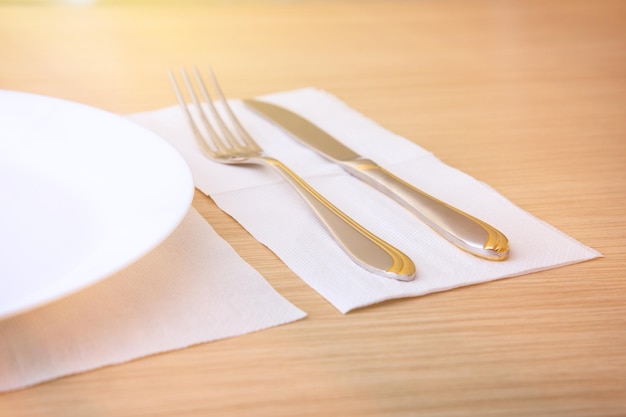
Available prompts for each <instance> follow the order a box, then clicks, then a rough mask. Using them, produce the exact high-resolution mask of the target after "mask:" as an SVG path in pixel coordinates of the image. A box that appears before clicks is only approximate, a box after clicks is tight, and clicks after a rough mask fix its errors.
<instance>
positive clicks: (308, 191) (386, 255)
mask: <svg viewBox="0 0 626 417" xmlns="http://www.w3.org/2000/svg"><path fill="white" fill-rule="evenodd" d="M259 159H260V160H261V161H262V162H264V163H265V164H267V165H270V166H272V167H273V168H275V169H276V170H278V171H279V172H280V173H281V174H282V175H283V177H285V178H286V179H287V180H288V181H289V183H290V184H291V185H292V186H293V187H294V188H295V189H296V190H297V191H298V193H299V194H300V195H301V196H302V197H303V198H304V200H305V201H306V202H307V203H309V206H310V207H311V208H312V209H313V211H314V212H315V213H316V214H317V215H318V217H319V219H320V220H321V221H322V223H323V224H324V226H325V227H326V229H327V230H328V231H329V232H330V233H331V235H332V236H333V237H334V238H335V240H336V241H337V242H338V243H339V244H340V246H341V247H342V248H343V249H344V250H345V251H346V253H347V254H348V255H350V256H351V257H352V259H353V260H354V261H355V262H356V263H357V264H359V265H360V266H362V267H363V268H365V269H367V270H369V271H370V272H374V273H376V274H378V275H382V276H385V277H388V278H393V279H396V280H399V281H411V280H413V279H414V278H415V264H414V263H413V261H412V260H411V259H410V258H409V257H408V256H407V255H406V254H404V253H403V252H401V251H400V250H399V249H397V248H395V247H394V246H392V245H390V244H389V243H387V242H385V241H384V240H382V239H381V238H379V237H378V236H376V235H374V234H373V233H372V232H370V231H369V230H367V229H365V228H364V227H363V226H361V225H360V224H359V223H357V222H356V221H354V220H353V219H352V218H350V217H349V216H348V215H347V214H345V213H344V212H343V211H341V210H339V209H338V208H337V207H336V206H334V205H333V204H332V203H331V202H330V201H328V200H327V199H326V198H324V197H323V196H322V195H321V194H320V193H319V192H318V191H316V190H315V189H314V188H313V187H311V186H310V185H309V184H308V183H307V182H305V181H304V180H303V179H302V178H300V177H299V176H298V175H297V174H296V173H295V172H293V171H292V170H291V169H290V168H289V167H287V166H286V165H284V164H283V163H282V162H280V161H278V160H276V159H274V158H270V157H261V158H259Z"/></svg>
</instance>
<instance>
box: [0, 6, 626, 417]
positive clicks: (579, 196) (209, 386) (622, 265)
mask: <svg viewBox="0 0 626 417" xmlns="http://www.w3.org/2000/svg"><path fill="white" fill-rule="evenodd" d="M625 17H626V2H623V1H619V0H614V1H611V0H600V1H594V2H590V1H584V0H574V1H565V0H563V1H559V0H555V1H539V0H534V1H533V0H531V1H524V2H520V1H512V0H510V1H508V0H505V1H495V0H493V1H489V0H472V1H462V0H447V1H434V0H432V1H431V0H425V1H400V0H393V1H382V0H380V1H361V2H358V1H337V2H325V1H300V2H299V1H292V2H251V1H248V2H233V3H229V2H219V1H216V2H167V1H162V2H137V3H132V2H128V3H123V2H117V3H116V2H105V3H98V4H95V5H91V6H83V7H71V6H61V5H57V6H55V5H42V4H27V3H24V4H20V3H19V2H17V3H0V57H1V61H0V62H1V65H0V88H4V89H11V90H21V91H30V92H34V93H38V94H47V95H53V96H57V97H62V98H66V99H70V100H75V101H79V102H83V103H86V104H89V105H92V106H97V107H101V108H104V109H106V110H109V111H113V112H116V113H121V114H124V113H130V112H137V111H144V110H152V109H156V108H159V107H163V106H168V105H172V104H174V100H175V98H174V97H173V94H172V92H171V90H170V88H169V85H168V81H167V77H166V70H167V69H168V68H170V67H174V68H176V67H178V66H182V65H191V64H200V65H205V64H209V63H210V64H211V65H212V66H213V67H214V69H215V70H216V71H217V72H218V74H219V77H220V80H221V83H222V85H223V86H224V88H225V89H226V90H227V91H228V92H229V95H231V96H233V97H247V96H252V95H256V94H262V93H268V92H273V91H280V90H288V89H294V88H301V87H307V86H315V87H319V88H323V89H325V90H328V91H330V92H331V93H333V94H335V95H337V96H338V97H340V98H341V99H342V100H344V101H346V102H347V103H348V104H350V105H351V106H352V107H354V108H356V109H357V110H359V111H361V112H362V113H364V114H365V115H367V116H369V117H371V118H373V119H375V120H377V121H378V122H380V123H381V124H382V125H383V126H385V127H387V128H389V129H391V130H393V131H395V132H397V133H398V134H400V135H402V136H405V137H407V138H409V139H411V140H413V141H415V142H417V143H419V144H420V145H421V146H423V147H425V148H427V149H429V150H431V151H433V152H434V153H435V154H436V155H437V156H439V157H440V158H441V159H442V160H443V161H444V162H446V163H448V164H450V165H452V166H455V167H457V168H459V169H461V170H463V171H465V172H467V173H468V174H470V175H472V176H474V177H476V178H478V179H479V180H482V181H485V182H487V183H489V184H490V185H491V186H493V187H495V188H496V189H497V190H498V191H500V192H501V193H503V194H504V195H505V196H507V197H508V198H510V199H511V200H512V201H513V202H515V203H516V204H518V205H519V206H521V207H522V208H524V209H526V210H528V211H529V212H530V213H532V214H534V215H536V216H538V217H540V218H541V219H543V220H545V221H547V222H549V223H550V224H552V225H554V226H555V227H557V228H559V229H560V230H562V231H563V232H565V233H567V234H569V235H570V236H572V237H574V238H576V239H578V240H580V241H582V242H583V243H585V244H587V245H589V246H592V247H594V248H596V249H598V250H600V251H601V252H602V253H603V254H604V255H605V257H604V258H602V259H599V260H594V261H591V262H586V263H582V264H577V265H572V266H568V267H564V268H560V269H555V270H551V271H545V272H540V273H534V274H530V275H526V276H523V277H518V278H513V279H508V280H501V281H496V282H492V283H489V284H483V285H476V286H472V287H467V288H462V289H458V290H454V291H449V292H445V293H439V294H433V295H429V296H425V297H419V298H414V299H405V300H397V301H390V302H386V303H382V304H379V305H376V306H372V307H369V308H365V309H361V310H358V311H356V312H353V313H350V314H348V315H345V316H344V315H341V314H339V313H338V312H337V311H336V310H335V309H334V308H333V307H332V306H330V305H329V304H328V303H327V302H326V301H325V300H324V299H323V298H322V297H321V296H319V295H318V294H317V293H316V292H314V291H313V290H312V289H311V288H309V287H308V286H306V285H305V284H304V283H303V282H302V281H301V280H300V279H299V278H298V277H297V276H295V275H294V274H293V273H292V272H291V271H290V270H289V269H288V268H287V267H286V266H284V265H283V264H282V263H281V262H280V261H279V260H278V259H277V258H276V256H275V255H273V254H272V253H271V252H270V251H269V250H268V249H267V248H266V247H264V246H263V245H261V244H259V243H258V242H257V241H255V240H254V239H253V238H252V237H251V236H250V235H249V234H248V233H247V232H246V231H245V230H244V229H242V228H241V226H239V224H237V222H236V221H235V220H233V219H232V218H230V217H229V216H228V215H226V214H224V213H223V212H221V211H220V210H219V209H218V208H217V207H216V206H215V204H214V203H213V202H212V200H211V199H210V198H208V197H206V196H203V195H201V194H199V193H198V194H196V196H195V198H194V206H195V207H196V208H197V209H198V210H199V211H200V212H201V213H202V214H203V216H204V217H205V218H206V219H207V220H208V221H210V222H211V224H212V225H213V227H214V228H215V229H216V230H217V231H218V233H220V234H221V235H222V236H224V237H225V238H226V239H227V240H228V242H229V243H230V244H231V245H232V246H233V247H234V248H235V249H236V250H237V251H238V252H239V253H240V254H241V255H242V256H243V257H244V258H245V259H246V260H247V261H248V262H250V263H251V264H252V265H253V266H254V267H255V268H257V269H258V270H259V271H260V272H261V273H262V274H263V275H264V276H265V277H266V278H267V280H268V281H269V282H270V283H271V284H272V285H273V286H274V287H275V288H276V289H277V290H278V291H279V292H280V293H281V294H283V295H284V296H285V297H287V298H288V299H289V300H290V301H292V302H293V303H295V304H296V305H297V306H298V307H300V308H302V309H303V310H305V311H307V312H308V313H309V317H308V318H307V319H305V320H303V321H300V322H296V323H293V324H290V325H286V326H282V327H279V328H274V329H269V330H265V331H262V332H258V333H254V334H250V335H246V336H242V337H238V338H233V339H228V340H223V341H218V342H214V343H208V344H204V345H199V346H195V347H192V348H189V349H184V350H181V351H176V352H170V353H165V354H161V355H156V356H152V357H149V358H145V359H141V360H137V361H133V362H130V363H127V364H123V365H119V366H111V367H107V368H104V369H100V370H96V371H93V372H88V373H83V374H79V375H75V376H70V377H65V378H61V379H59V380H55V381H52V382H49V383H45V384H42V385H39V386H36V387H34V388H30V389H26V390H21V391H17V392H13V393H8V394H4V395H0V416H11V417H18V416H50V415H55V416H172V415H177V416H206V415H219V416H272V417H279V416H320V415H335V416H362V417H365V416H416V415H425V416H530V415H533V416H567V417H572V416H624V415H626V303H625V302H624V300H625V299H626V279H625V278H626V272H625V270H626V255H625V251H624V247H625V245H626V220H625V214H626V213H625V210H624V206H625V204H626V197H625V192H626V168H625V167H626V21H625Z"/></svg>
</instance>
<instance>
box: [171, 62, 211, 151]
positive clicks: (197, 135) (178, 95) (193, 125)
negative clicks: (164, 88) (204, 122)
mask: <svg viewBox="0 0 626 417" xmlns="http://www.w3.org/2000/svg"><path fill="white" fill-rule="evenodd" d="M168 74H169V77H170V82H171V83H172V87H173V88H174V92H175V93H176V98H177V99H178V103H179V104H180V107H181V109H182V110H183V113H184V114H185V116H186V117H187V121H188V122H189V126H190V127H191V130H192V131H193V134H194V137H195V138H196V142H197V143H198V146H200V149H202V151H203V152H206V153H208V154H209V155H213V154H214V151H213V149H211V147H210V146H209V144H208V143H207V142H206V141H205V140H204V135H203V134H202V132H200V129H199V128H198V125H197V124H196V121H195V120H194V118H193V116H192V115H191V112H190V111H189V107H187V103H186V102H185V99H184V97H183V93H182V91H181V89H180V87H179V85H178V82H177V81H176V77H174V73H173V72H172V71H171V70H168Z"/></svg>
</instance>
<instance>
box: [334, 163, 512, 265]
mask: <svg viewBox="0 0 626 417" xmlns="http://www.w3.org/2000/svg"><path fill="white" fill-rule="evenodd" d="M344 164H345V166H346V168H348V170H349V171H350V172H351V173H352V174H353V175H355V176H357V177H359V178H361V179H362V180H364V181H365V182H367V183H368V184H370V185H372V186H373V187H375V188H376V189H378V190H380V191H382V192H383V193H385V194H387V195H388V196H389V197H391V198H393V199H394V200H396V201H397V202H398V203H400V204H401V205H402V206H404V207H405V208H407V209H408V210H409V211H411V212H412V213H414V214H415V215H416V216H417V217H419V218H420V219H421V220H423V221H424V222H425V223H426V224H428V225H429V226H430V227H431V228H432V229H434V230H435V231H436V232H438V233H439V234H440V235H442V236H443V237H444V238H446V239H447V240H448V241H450V242H452V243H453V244H455V245H456V246H458V247H459V248H461V249H463V250H465V251H467V252H469V253H471V254H473V255H476V256H479V257H481V258H485V259H490V260H496V261H501V260H504V259H506V258H507V257H508V255H509V241H508V239H507V238H506V236H505V235H504V234H503V233H502V232H500V231H499V230H498V229H496V228H495V227H493V226H491V225H489V224H487V223H485V222H484V221H482V220H479V219H477V218H475V217H473V216H471V215H469V214H467V213H464V212H463V211H461V210H459V209H457V208H456V207H452V206H451V205H449V204H447V203H445V202H443V201H441V200H439V199H437V198H435V197H433V196H431V195H429V194H427V193H425V192H424V191H421V190H419V189H417V188H415V187H414V186H412V185H411V184H409V183H407V182H406V181H404V180H403V179H401V178H398V177H397V176H395V175H394V174H392V173H391V172H389V171H387V170H386V169H384V168H382V167H381V166H379V165H378V164H376V163H375V162H374V161H371V160H369V159H365V158H363V159H358V160H354V161H350V162H345V163H344Z"/></svg>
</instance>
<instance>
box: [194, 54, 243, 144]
mask: <svg viewBox="0 0 626 417" xmlns="http://www.w3.org/2000/svg"><path fill="white" fill-rule="evenodd" d="M193 72H194V76H195V78H196V84H197V85H198V87H199V89H200V92H201V93H202V96H203V98H204V101H206V103H207V107H208V108H209V111H210V112H211V116H213V119H214V120H215V122H216V123H217V125H218V126H219V128H220V131H221V132H222V135H223V136H222V137H223V138H225V139H226V140H225V142H227V143H228V145H229V146H230V147H231V148H232V149H234V150H236V151H242V150H243V148H242V145H241V144H240V142H239V140H238V139H237V138H236V137H235V135H233V134H232V133H231V131H230V129H228V127H226V124H225V123H224V120H223V119H222V117H221V116H220V114H219V112H218V111H217V109H216V108H215V105H214V104H213V100H211V97H210V95H209V92H208V90H207V88H206V85H205V84H204V81H203V79H202V76H201V75H200V72H199V71H198V68H197V67H195V66H194V67H193ZM220 101H221V102H222V104H223V105H224V106H226V104H225V102H224V101H223V100H221V97H220ZM222 143H224V142H222ZM220 150H222V151H224V149H220Z"/></svg>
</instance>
